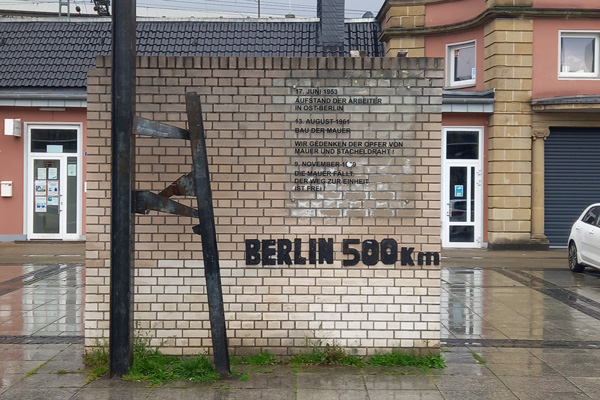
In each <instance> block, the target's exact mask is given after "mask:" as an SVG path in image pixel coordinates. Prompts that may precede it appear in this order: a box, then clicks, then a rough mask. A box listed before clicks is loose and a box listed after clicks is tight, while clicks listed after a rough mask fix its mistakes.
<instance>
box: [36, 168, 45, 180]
mask: <svg viewBox="0 0 600 400" xmlns="http://www.w3.org/2000/svg"><path fill="white" fill-rule="evenodd" d="M37 178H38V179H46V168H38V169H37Z"/></svg>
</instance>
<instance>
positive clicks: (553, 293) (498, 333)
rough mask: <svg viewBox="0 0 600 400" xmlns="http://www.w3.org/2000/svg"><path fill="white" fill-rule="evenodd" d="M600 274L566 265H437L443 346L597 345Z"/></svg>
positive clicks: (599, 344) (590, 346)
mask: <svg viewBox="0 0 600 400" xmlns="http://www.w3.org/2000/svg"><path fill="white" fill-rule="evenodd" d="M598 288H600V274H598V273H596V272H593V271H592V272H586V273H585V274H573V273H571V272H570V271H569V270H568V269H566V268H565V269H564V270H560V269H528V270H526V271H520V270H515V269H510V270H509V269H503V268H486V269H478V268H447V269H443V270H442V338H444V339H445V340H444V343H445V345H447V346H453V345H466V344H469V345H481V346H488V345H490V346H496V347H497V346H504V347H557V346H558V347H586V348H600V341H599V340H598V339H599V338H598V331H599V329H600V290H598Z"/></svg>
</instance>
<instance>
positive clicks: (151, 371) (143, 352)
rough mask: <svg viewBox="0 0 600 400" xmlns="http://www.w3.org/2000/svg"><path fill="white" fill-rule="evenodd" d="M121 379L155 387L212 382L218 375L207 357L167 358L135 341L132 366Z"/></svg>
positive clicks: (143, 342) (142, 342)
mask: <svg viewBox="0 0 600 400" xmlns="http://www.w3.org/2000/svg"><path fill="white" fill-rule="evenodd" d="M123 379H125V380H132V381H148V382H150V383H152V384H153V385H157V384H160V383H163V382H168V381H192V382H214V381H218V380H219V379H220V375H219V374H217V373H216V372H215V368H214V366H213V363H212V360H211V359H210V358H208V357H207V356H204V355H201V356H194V357H177V356H167V355H164V354H161V353H160V351H159V350H158V349H150V348H149V347H148V346H147V345H146V343H145V341H143V340H136V343H135V345H134V351H133V364H132V366H131V368H130V370H129V374H128V375H125V376H124V377H123Z"/></svg>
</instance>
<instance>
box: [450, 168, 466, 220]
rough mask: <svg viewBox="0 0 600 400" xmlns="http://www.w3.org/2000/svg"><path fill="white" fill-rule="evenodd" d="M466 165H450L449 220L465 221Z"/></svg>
mask: <svg viewBox="0 0 600 400" xmlns="http://www.w3.org/2000/svg"><path fill="white" fill-rule="evenodd" d="M466 190H467V167H450V222H467V199H466V197H465V196H466Z"/></svg>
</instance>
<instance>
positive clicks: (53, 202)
mask: <svg viewBox="0 0 600 400" xmlns="http://www.w3.org/2000/svg"><path fill="white" fill-rule="evenodd" d="M48 205H49V206H57V205H58V197H48Z"/></svg>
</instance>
